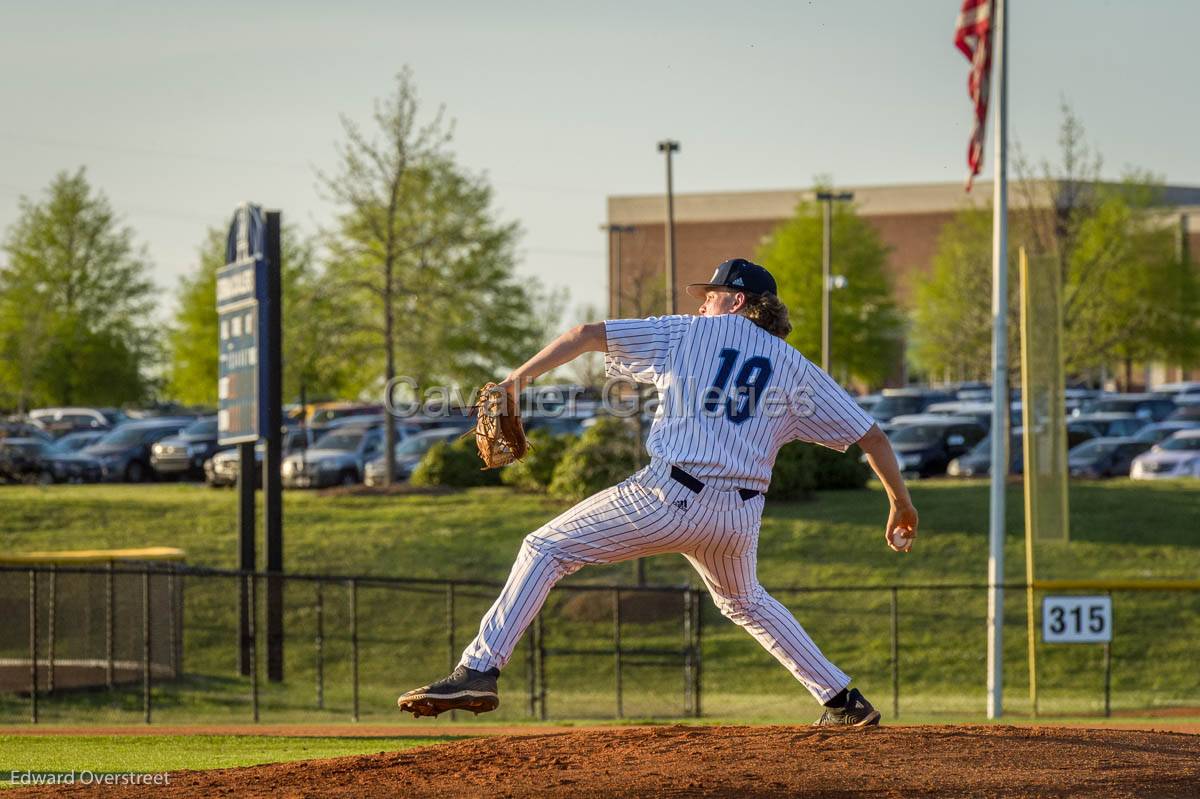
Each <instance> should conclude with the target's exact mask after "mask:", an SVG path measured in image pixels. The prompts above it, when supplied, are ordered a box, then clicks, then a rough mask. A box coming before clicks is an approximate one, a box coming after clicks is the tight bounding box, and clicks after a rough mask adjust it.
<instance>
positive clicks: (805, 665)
mask: <svg viewBox="0 0 1200 799" xmlns="http://www.w3.org/2000/svg"><path fill="white" fill-rule="evenodd" d="M680 501H683V502H684V503H686V508H684V507H680V506H678V505H676V504H675V503H678V502H680ZM762 508H763V497H762V495H761V494H760V495H759V496H757V497H754V498H753V499H750V500H748V501H746V500H743V499H742V498H741V497H740V496H739V495H738V493H737V491H714V490H712V489H710V488H707V487H706V488H705V489H704V490H703V491H701V492H700V493H699V494H697V493H693V492H692V491H691V490H690V489H688V488H686V487H685V486H683V485H681V484H679V483H677V482H675V481H674V480H672V479H671V478H670V477H669V476H668V471H667V467H665V466H664V465H662V464H661V463H659V462H655V463H653V464H651V465H650V466H647V467H646V468H645V469H642V470H641V471H640V472H638V473H637V474H634V475H633V476H631V477H629V478H628V479H626V480H625V481H623V482H621V483H620V484H618V485H615V486H613V487H612V488H608V489H605V490H604V491H601V492H600V493H598V494H596V495H594V496H592V497H589V498H588V499H585V500H584V501H583V502H581V503H579V504H578V505H576V506H575V507H573V508H571V509H570V510H568V511H566V512H565V513H563V514H561V515H560V516H558V517H556V518H555V519H552V520H551V521H550V522H549V523H547V524H545V525H544V526H542V527H540V528H539V529H537V530H535V531H534V532H532V533H530V534H529V535H528V536H526V537H525V541H524V542H523V543H522V545H521V551H520V552H519V553H518V554H517V560H516V562H515V563H514V564H513V567H512V572H511V573H510V574H509V576H508V581H507V582H506V583H505V585H504V589H503V590H502V591H501V592H500V596H499V597H498V598H497V599H496V602H495V603H494V604H493V605H492V607H491V608H490V609H489V610H488V612H487V613H486V614H484V617H483V621H482V622H481V623H480V625H479V634H478V635H477V636H476V637H475V640H473V641H472V642H471V643H470V644H469V645H468V646H467V648H466V650H464V651H463V655H462V659H461V661H460V662H461V663H462V664H463V665H466V666H469V667H470V668H473V669H479V670H485V669H490V668H492V667H495V668H503V667H504V665H505V664H506V663H508V660H509V658H510V657H511V656H512V653H513V650H514V649H515V648H516V645H517V642H518V640H519V639H520V637H521V635H522V633H524V632H525V629H526V628H527V627H528V626H529V624H530V622H532V621H533V619H534V617H535V616H536V615H537V612H538V610H540V609H541V607H542V603H544V602H545V601H546V595H547V594H549V593H550V589H551V588H553V587H554V584H555V583H557V582H558V581H559V580H561V579H562V578H563V577H566V576H567V575H568V574H572V573H574V572H576V571H578V570H579V569H580V568H581V567H583V566H585V565H587V564H589V563H615V562H618V561H623V560H630V559H632V558H640V557H645V556H647V555H659V554H663V553H668V552H679V553H682V554H683V555H684V557H686V558H687V559H688V561H690V562H691V564H692V566H694V567H695V569H696V571H698V572H699V573H700V577H701V578H702V579H703V580H704V584H705V585H706V586H707V587H708V590H709V592H710V593H711V594H712V597H713V600H714V601H715V602H716V605H717V607H718V608H720V610H721V613H722V614H723V615H725V616H726V617H727V618H729V619H730V620H732V621H734V622H736V623H737V624H739V625H741V626H742V627H744V628H745V629H746V631H747V632H749V633H750V635H752V636H754V638H755V639H756V640H757V641H758V642H759V643H760V644H762V645H763V647H764V648H765V649H766V650H767V651H768V652H770V653H771V654H772V655H774V656H775V658H776V659H777V660H778V661H779V662H780V663H782V664H783V665H784V667H785V668H787V670H788V671H790V672H791V673H792V674H793V675H794V676H795V677H796V679H797V680H799V681H800V682H801V683H802V684H803V685H804V687H805V688H807V689H808V690H809V691H810V692H811V693H812V695H813V696H815V697H816V698H817V701H819V702H822V703H823V702H826V701H827V700H829V699H830V698H832V697H833V696H835V695H837V693H838V692H839V691H841V690H842V689H843V688H845V687H846V686H847V685H849V683H850V678H849V677H847V676H846V675H845V674H844V673H843V672H842V671H841V670H840V669H838V668H837V667H836V666H834V665H833V664H832V663H830V662H829V661H828V660H827V659H826V658H825V656H824V655H823V654H821V650H820V649H818V648H817V645H816V644H814V643H813V641H812V639H811V638H809V636H808V633H806V632H805V631H804V628H803V627H801V626H800V623H799V622H798V621H796V619H795V617H794V616H792V614H791V613H790V612H789V611H788V610H787V608H785V607H784V606H783V605H781V604H780V603H779V602H778V601H776V600H775V599H774V598H773V597H772V596H771V595H770V594H768V593H767V592H766V591H765V590H763V587H762V586H761V585H760V584H759V582H758V577H757V576H756V574H755V562H756V559H757V556H758V531H759V525H760V523H761V521H762Z"/></svg>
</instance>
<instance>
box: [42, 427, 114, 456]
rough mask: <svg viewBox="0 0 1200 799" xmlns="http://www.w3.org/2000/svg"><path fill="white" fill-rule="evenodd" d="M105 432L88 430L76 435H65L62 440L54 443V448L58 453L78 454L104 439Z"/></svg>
mask: <svg viewBox="0 0 1200 799" xmlns="http://www.w3.org/2000/svg"><path fill="white" fill-rule="evenodd" d="M105 434H106V431H102V430H88V431H83V432H78V433H67V434H66V435H65V436H63V437H62V438H60V439H58V440H57V441H55V442H54V448H55V449H57V450H58V451H59V452H79V451H80V450H81V449H85V448H87V447H90V446H91V445H92V444H95V443H96V442H97V441H99V440H100V439H102V438H104V436H105Z"/></svg>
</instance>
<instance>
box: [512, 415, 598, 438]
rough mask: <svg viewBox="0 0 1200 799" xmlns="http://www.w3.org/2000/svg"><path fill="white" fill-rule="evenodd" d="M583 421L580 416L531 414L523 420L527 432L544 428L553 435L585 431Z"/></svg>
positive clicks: (575, 434)
mask: <svg viewBox="0 0 1200 799" xmlns="http://www.w3.org/2000/svg"><path fill="white" fill-rule="evenodd" d="M583 422H584V418H583V417H579V416H530V417H526V418H523V419H522V420H521V423H522V425H523V427H524V428H525V432H527V433H529V432H533V431H534V430H544V431H545V432H547V433H549V434H550V435H553V436H577V435H579V434H581V433H582V432H583Z"/></svg>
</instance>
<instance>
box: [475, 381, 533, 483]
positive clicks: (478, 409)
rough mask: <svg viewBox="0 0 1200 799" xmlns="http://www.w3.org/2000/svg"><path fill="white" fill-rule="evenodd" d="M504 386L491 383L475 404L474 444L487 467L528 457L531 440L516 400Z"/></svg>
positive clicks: (482, 389)
mask: <svg viewBox="0 0 1200 799" xmlns="http://www.w3.org/2000/svg"><path fill="white" fill-rule="evenodd" d="M508 399H509V398H508V396H507V395H506V394H505V392H504V389H502V388H500V387H498V386H497V385H496V384H495V383H488V384H486V385H484V387H483V388H481V389H480V390H479V399H478V400H477V401H476V403H475V411H474V412H475V446H476V447H477V448H478V449H479V457H480V459H481V460H482V461H483V468H484V469H497V468H499V467H501V466H507V465H508V464H510V463H512V462H513V461H519V460H521V458H524V457H525V453H526V452H527V451H528V450H529V442H528V441H527V440H526V438H525V428H524V427H523V426H522V425H521V416H520V414H519V412H518V411H519V408H517V407H516V403H512V402H509V401H508Z"/></svg>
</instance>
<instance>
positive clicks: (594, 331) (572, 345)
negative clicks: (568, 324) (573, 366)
mask: <svg viewBox="0 0 1200 799" xmlns="http://www.w3.org/2000/svg"><path fill="white" fill-rule="evenodd" d="M585 352H608V336H607V334H606V333H605V331H604V323H603V322H593V323H591V324H584V325H576V326H575V327H573V328H571V329H570V330H568V331H567V332H565V333H563V334H562V335H560V336H559V337H558V338H556V339H554V341H551V342H550V343H549V344H547V345H546V346H545V347H543V348H542V350H541V352H539V353H538V354H537V355H534V356H533V357H532V358H530V359H529V360H528V361H526V362H525V363H523V364H521V365H520V366H519V367H517V368H516V369H514V370H513V371H512V372H510V373H509V375H508V377H506V378H504V382H503V383H501V384H500V388H503V389H505V390H506V391H508V393H509V396H511V397H513V398H514V399H515V398H516V396H517V395H518V394H519V393H520V392H521V390H522V389H524V388H526V387H527V386H529V385H530V384H532V383H533V381H534V380H536V379H537V378H539V377H541V376H542V375H544V374H546V372H549V371H550V370H552V369H557V368H558V367H560V366H562V365H563V364H566V363H570V362H571V361H573V360H575V359H576V358H578V357H579V356H580V355H583V354H584V353H585Z"/></svg>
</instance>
